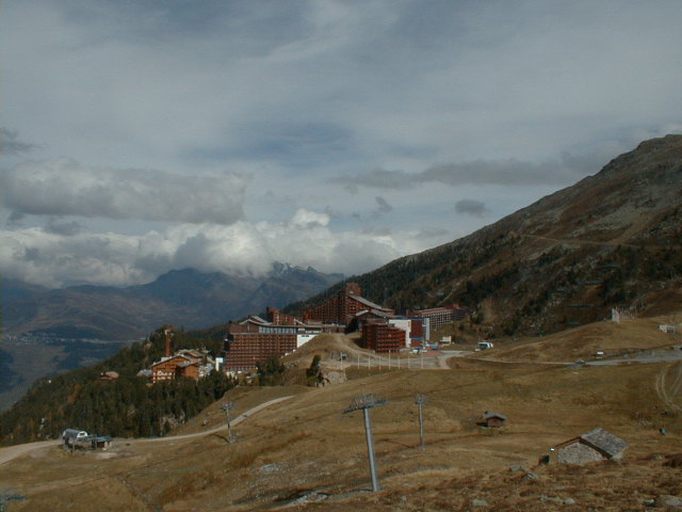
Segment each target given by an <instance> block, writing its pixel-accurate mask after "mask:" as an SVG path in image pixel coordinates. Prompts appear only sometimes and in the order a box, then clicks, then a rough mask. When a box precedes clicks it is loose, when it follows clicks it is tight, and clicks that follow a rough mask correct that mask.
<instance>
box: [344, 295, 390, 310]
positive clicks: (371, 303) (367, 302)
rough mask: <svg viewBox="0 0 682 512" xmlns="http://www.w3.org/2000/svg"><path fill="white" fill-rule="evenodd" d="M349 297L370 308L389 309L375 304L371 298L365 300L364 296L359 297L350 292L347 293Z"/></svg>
mask: <svg viewBox="0 0 682 512" xmlns="http://www.w3.org/2000/svg"><path fill="white" fill-rule="evenodd" d="M349 297H350V298H351V299H353V300H357V301H358V302H360V303H361V304H364V305H365V306H369V307H370V309H378V310H380V311H390V309H389V308H385V307H384V306H380V305H379V304H375V303H374V302H372V301H371V300H367V299H365V298H364V297H360V296H359V295H353V294H352V293H351V294H349Z"/></svg>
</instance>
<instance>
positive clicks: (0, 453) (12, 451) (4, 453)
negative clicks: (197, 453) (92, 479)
mask: <svg viewBox="0 0 682 512" xmlns="http://www.w3.org/2000/svg"><path fill="white" fill-rule="evenodd" d="M290 398H293V395H289V396H283V397H280V398H275V399H273V400H269V401H267V402H263V403H262V404H260V405H257V406H256V407H252V408H251V409H249V410H248V411H246V412H245V413H243V414H240V415H239V416H237V417H236V418H235V419H233V420H232V421H231V426H233V427H235V426H237V425H239V424H240V423H242V422H243V421H244V420H246V419H247V418H250V417H251V416H253V415H254V414H257V413H258V412H260V411H262V410H263V409H265V408H267V407H270V406H272V405H275V404H278V403H280V402H284V401H285V400H289V399H290ZM226 429H227V425H220V426H218V427H215V428H212V429H210V430H204V431H202V432H196V433H194V434H183V435H181V436H168V437H153V438H138V439H126V440H125V442H126V443H131V444H133V443H134V444H139V443H168V442H172V441H182V440H185V439H193V438H196V437H203V436H207V435H211V434H215V433H216V432H220V431H221V430H226ZM59 445H61V443H59V442H58V441H57V440H51V441H38V442H35V443H24V444H17V445H15V446H8V447H6V448H0V464H5V463H7V462H9V461H11V460H14V459H16V458H17V457H21V456H22V455H26V454H27V453H30V452H32V451H35V450H41V449H43V448H49V447H54V446H59Z"/></svg>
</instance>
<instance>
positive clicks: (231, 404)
mask: <svg viewBox="0 0 682 512" xmlns="http://www.w3.org/2000/svg"><path fill="white" fill-rule="evenodd" d="M222 409H223V411H225V415H226V416H227V442H228V443H234V441H235V439H234V437H233V436H232V427H231V425H230V411H231V410H232V409H234V402H225V403H224V404H223V407H222Z"/></svg>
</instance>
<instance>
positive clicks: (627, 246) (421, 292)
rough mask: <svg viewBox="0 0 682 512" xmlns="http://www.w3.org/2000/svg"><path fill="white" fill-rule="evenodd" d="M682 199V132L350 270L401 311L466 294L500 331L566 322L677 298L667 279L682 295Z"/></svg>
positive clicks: (374, 296) (479, 315)
mask: <svg viewBox="0 0 682 512" xmlns="http://www.w3.org/2000/svg"><path fill="white" fill-rule="evenodd" d="M681 205H682V135H668V136H666V137H662V138H659V139H652V140H648V141H644V142H642V143H641V144H639V145H638V146H637V148H635V149H634V150H632V151H630V152H627V153H624V154H622V155H620V156H618V157H616V158H614V159H613V160H611V161H610V162H609V163H608V164H606V166H604V167H603V168H602V170H601V171H600V172H598V173H596V174H594V175H592V176H588V177H586V178H583V179H582V180H580V181H579V182H577V183H576V184H574V185H572V186H570V187H566V188H564V189H562V190H559V191H557V192H554V193H552V194H549V195H547V196H545V197H543V198H541V199H539V200H538V201H536V202H534V203H532V204H531V205H529V206H527V207H525V208H522V209H520V210H518V211H516V212H514V213H512V214H510V215H508V216H506V217H504V218H502V219H500V220H499V221H497V222H495V223H493V224H490V225H488V226H485V227H483V228H481V229H479V230H478V231H476V232H474V233H472V234H470V235H467V236H465V237H463V238H460V239H458V240H455V241H452V242H448V243H446V244H442V245H440V246H438V247H434V248H432V249H428V250H426V251H423V252H421V253H418V254H413V255H408V256H404V257H402V258H398V259H397V260H394V261H392V262H390V263H388V264H386V265H384V266H382V267H381V268H379V269H377V270H375V271H373V272H369V273H366V274H363V275H361V276H354V277H352V278H350V279H352V280H354V281H357V282H359V283H360V285H361V286H362V288H363V290H364V293H365V295H366V296H367V297H368V298H369V299H370V300H374V301H379V302H385V303H386V305H388V306H390V307H393V308H395V309H397V310H398V311H404V310H406V309H408V308H419V307H432V306H439V305H443V304H447V303H452V302H460V303H462V304H464V305H467V306H469V307H472V308H473V309H474V310H475V311H476V314H475V317H474V318H475V319H476V320H477V321H480V322H482V323H484V324H487V327H488V328H487V329H486V330H484V332H485V334H487V335H492V336H495V335H503V334H507V335H510V334H517V333H526V334H542V333H546V332H555V331H557V330H561V329H563V328H566V327H570V326H575V325H580V324H583V323H587V322H591V321H594V320H599V319H601V318H604V317H605V316H607V315H608V313H609V312H610V308H612V307H621V308H627V309H633V310H639V311H642V310H653V309H652V308H656V307H658V308H659V309H660V308H663V309H665V308H666V307H667V306H665V304H663V303H662V302H661V301H660V300H658V298H657V297H659V298H660V296H661V295H662V293H661V292H662V291H663V290H667V291H668V292H670V293H672V295H673V297H672V300H673V302H674V303H675V304H679V303H682V292H680V289H679V286H680V276H682V256H680V251H679V247H680V242H679V241H680V240H682V207H681ZM587 283H593V284H592V285H588V284H587ZM342 285H343V283H340V284H338V285H336V286H334V287H332V288H331V289H330V290H326V291H325V292H323V293H322V294H320V295H318V296H316V297H312V298H311V299H309V300H307V301H305V302H302V303H297V304H292V305H290V306H289V307H288V308H286V309H287V311H291V312H295V311H302V310H303V309H304V308H305V307H306V306H307V305H309V304H312V303H316V302H319V301H320V300H322V299H323V298H324V297H326V296H329V295H330V294H333V293H335V291H336V290H338V289H339V288H340V286H342Z"/></svg>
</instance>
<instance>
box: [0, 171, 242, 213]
mask: <svg viewBox="0 0 682 512" xmlns="http://www.w3.org/2000/svg"><path fill="white" fill-rule="evenodd" d="M245 187H246V179H245V178H244V177H242V176H238V175H234V174H228V175H224V176H219V177H218V176H182V175H177V174H170V173H165V172H161V171H154V170H147V169H139V170H137V169H110V168H92V167H86V166H83V165H81V164H79V163H78V162H76V161H74V160H69V159H59V160H50V161H43V162H24V163H21V164H18V165H16V166H14V167H12V168H10V169H0V206H3V207H5V208H10V209H12V210H14V211H15V212H19V213H23V214H31V215H57V216H62V215H77V216H83V217H103V218H109V219H143V220H158V221H166V222H192V223H203V222H213V223H217V224H231V223H233V222H236V221H237V220H239V219H241V218H242V217H243V210H242V203H243V197H244V190H245Z"/></svg>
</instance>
